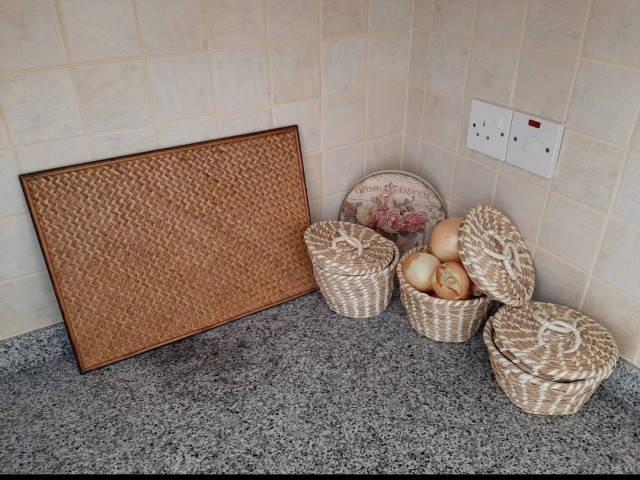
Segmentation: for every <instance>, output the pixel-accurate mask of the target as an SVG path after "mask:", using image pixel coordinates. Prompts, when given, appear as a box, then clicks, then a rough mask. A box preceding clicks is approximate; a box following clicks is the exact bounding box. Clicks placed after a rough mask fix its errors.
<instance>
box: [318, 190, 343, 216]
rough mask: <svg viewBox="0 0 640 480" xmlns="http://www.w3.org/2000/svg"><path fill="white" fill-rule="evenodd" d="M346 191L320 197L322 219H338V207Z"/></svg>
mask: <svg viewBox="0 0 640 480" xmlns="http://www.w3.org/2000/svg"><path fill="white" fill-rule="evenodd" d="M347 193H348V191H346V190H345V191H344V192H340V193H337V194H335V195H330V196H328V197H324V198H323V199H322V219H323V220H338V219H339V218H340V207H341V206H342V202H343V201H344V197H345V196H346V195H347Z"/></svg>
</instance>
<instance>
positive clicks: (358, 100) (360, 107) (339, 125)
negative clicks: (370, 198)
mask: <svg viewBox="0 0 640 480" xmlns="http://www.w3.org/2000/svg"><path fill="white" fill-rule="evenodd" d="M364 104H365V97H364V94H363V93H356V94H349V95H340V96H337V97H325V98H323V99H322V146H323V148H333V147H339V146H341V145H347V144H349V143H355V142H361V141H362V140H364V123H365V121H364V120H365V119H364V114H365V106H364ZM333 193H336V192H333Z"/></svg>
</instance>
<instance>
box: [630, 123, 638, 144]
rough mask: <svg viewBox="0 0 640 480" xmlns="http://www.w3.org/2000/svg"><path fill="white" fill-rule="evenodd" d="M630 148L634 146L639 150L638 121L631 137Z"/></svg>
mask: <svg viewBox="0 0 640 480" xmlns="http://www.w3.org/2000/svg"><path fill="white" fill-rule="evenodd" d="M631 148H635V149H636V150H640V122H638V124H637V125H636V131H635V134H634V135H633V138H632V139H631Z"/></svg>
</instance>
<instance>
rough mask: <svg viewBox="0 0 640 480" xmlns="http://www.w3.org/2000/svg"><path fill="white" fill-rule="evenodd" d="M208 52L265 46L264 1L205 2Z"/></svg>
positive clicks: (218, 0) (206, 0) (229, 0)
mask: <svg viewBox="0 0 640 480" xmlns="http://www.w3.org/2000/svg"><path fill="white" fill-rule="evenodd" d="M205 5H206V15H207V24H208V26H209V30H208V31H209V48H214V49H217V48H230V47H245V46H249V45H260V44H263V43H265V42H266V40H267V34H266V29H265V19H264V16H265V12H264V0H205Z"/></svg>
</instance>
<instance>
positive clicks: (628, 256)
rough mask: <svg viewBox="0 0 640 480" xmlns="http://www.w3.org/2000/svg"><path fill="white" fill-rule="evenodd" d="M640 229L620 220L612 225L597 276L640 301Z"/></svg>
mask: <svg viewBox="0 0 640 480" xmlns="http://www.w3.org/2000/svg"><path fill="white" fill-rule="evenodd" d="M638 252H640V229H638V228H636V227H631V226H629V225H625V224H623V223H620V222H618V221H616V220H612V221H611V222H610V223H609V227H608V229H607V234H606V235H605V238H604V243H603V244H602V250H601V251H600V256H599V257H598V263H597V264H596V269H595V271H594V272H593V274H594V275H595V276H596V277H598V278H600V279H601V280H604V281H605V282H608V283H610V284H611V285H613V286H614V287H618V288H619V289H620V290H622V291H624V292H626V293H628V294H630V295H633V296H634V297H636V298H640V256H639V255H638Z"/></svg>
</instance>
